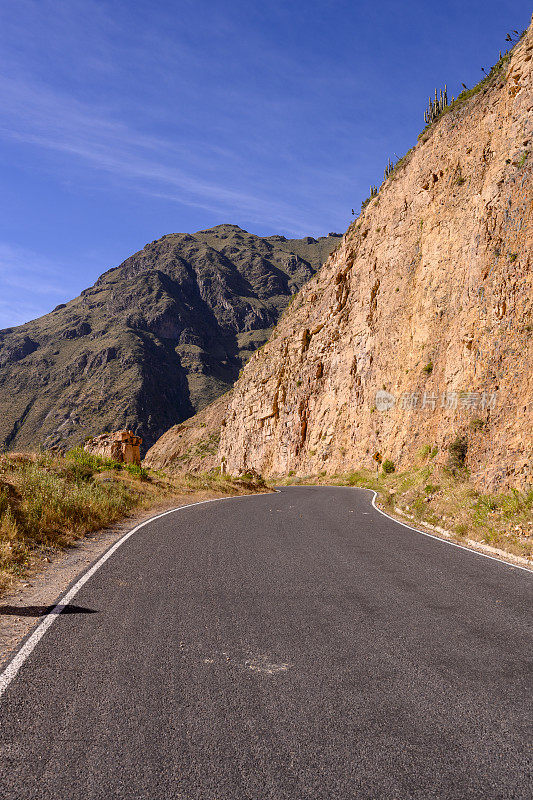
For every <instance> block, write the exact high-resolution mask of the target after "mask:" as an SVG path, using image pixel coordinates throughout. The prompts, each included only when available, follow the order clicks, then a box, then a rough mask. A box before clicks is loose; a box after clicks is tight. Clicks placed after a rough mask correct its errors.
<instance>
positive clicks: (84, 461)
mask: <svg viewBox="0 0 533 800" xmlns="http://www.w3.org/2000/svg"><path fill="white" fill-rule="evenodd" d="M65 458H66V459H67V460H69V461H74V462H76V463H77V464H79V465H80V466H82V467H86V468H88V469H91V470H92V471H93V472H103V471H104V470H108V469H117V470H118V469H122V464H120V463H119V462H118V461H115V460H114V459H112V458H105V457H104V456H95V455H93V454H92V453H87V452H86V451H85V450H84V449H83V447H74V448H73V449H72V450H69V451H68V453H66V454H65Z"/></svg>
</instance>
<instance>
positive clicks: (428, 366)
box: [423, 361, 433, 375]
mask: <svg viewBox="0 0 533 800" xmlns="http://www.w3.org/2000/svg"><path fill="white" fill-rule="evenodd" d="M423 372H425V373H426V375H431V373H432V372H433V361H429V362H428V363H427V364H426V366H425V367H424V369H423Z"/></svg>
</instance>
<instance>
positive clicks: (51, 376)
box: [0, 225, 341, 449]
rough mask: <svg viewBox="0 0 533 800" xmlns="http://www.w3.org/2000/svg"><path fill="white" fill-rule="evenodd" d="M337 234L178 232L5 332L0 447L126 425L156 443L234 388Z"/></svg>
mask: <svg viewBox="0 0 533 800" xmlns="http://www.w3.org/2000/svg"><path fill="white" fill-rule="evenodd" d="M340 241H341V237H340V235H338V234H330V235H329V236H324V237H321V238H319V239H313V238H312V237H306V238H304V239H285V237H283V236H270V237H266V238H261V237H258V236H254V235H252V234H249V233H247V232H246V231H244V230H242V229H241V228H239V227H237V226H236V225H219V226H217V227H216V228H212V229H209V230H205V231H199V232H198V233H195V234H194V235H192V236H191V235H189V234H186V233H175V234H169V235H168V236H163V238H162V239H159V240H157V241H155V242H152V243H151V244H148V245H146V247H145V248H144V249H143V250H141V251H140V252H139V253H136V254H135V255H133V256H131V258H128V259H127V260H126V261H124V263H123V264H121V265H120V266H119V267H116V268H115V269H111V270H109V271H108V272H106V273H104V274H103V275H102V276H101V277H100V278H99V279H98V280H97V281H96V283H95V284H94V286H92V287H91V288H89V289H86V290H85V291H83V292H82V294H81V295H80V297H78V298H76V299H75V300H72V301H71V302H70V303H67V304H62V305H61V306H58V307H57V308H56V309H55V310H54V311H53V312H52V313H50V314H47V315H46V316H44V317H41V318H40V319H37V320H34V321H33V322H29V323H28V324H26V325H22V326H20V327H17V328H9V329H7V330H2V331H0V449H3V448H6V449H15V448H17V449H28V448H32V447H36V446H45V447H47V448H50V447H53V446H60V447H65V446H68V445H72V444H79V443H81V442H83V440H84V439H85V438H86V436H88V435H89V436H90V435H95V434H97V433H98V432H99V431H101V430H102V429H107V430H117V429H119V428H131V429H133V430H134V431H135V433H136V434H139V435H140V436H142V437H143V439H144V441H145V443H146V444H147V445H148V446H150V445H151V444H153V442H155V440H156V439H157V438H158V437H159V436H160V435H161V434H162V433H163V432H164V431H166V430H167V429H168V428H170V427H171V426H172V425H174V424H176V423H178V422H181V421H182V420H184V419H186V418H188V417H190V416H191V415H192V414H194V413H195V411H198V410H199V409H201V408H203V407H204V406H206V405H207V404H208V403H210V402H211V401H212V400H214V399H215V398H216V397H218V396H219V395H220V394H221V393H223V392H225V391H227V389H228V388H230V387H231V385H232V384H233V382H234V381H235V379H236V378H237V376H238V374H239V370H240V369H241V367H242V366H243V364H244V363H245V362H246V360H247V359H248V358H249V356H250V355H251V353H252V352H253V351H254V350H255V349H256V348H257V347H259V346H260V345H262V344H263V343H264V342H265V341H266V339H267V337H268V334H269V332H270V330H271V329H272V327H273V325H274V324H275V322H276V321H277V319H278V317H279V314H280V312H281V311H282V310H283V309H284V308H285V306H286V305H287V303H288V302H289V300H290V298H291V297H292V295H293V294H294V293H295V292H296V291H297V290H298V289H299V288H300V287H301V286H302V285H303V284H304V283H305V282H306V281H307V280H308V279H309V278H311V277H312V276H313V275H314V274H315V272H316V270H317V269H318V267H319V266H320V265H321V264H322V263H323V261H324V260H325V259H326V258H327V256H328V255H329V253H330V252H331V251H332V250H333V248H334V247H336V246H337V245H338V243H339V242H340Z"/></svg>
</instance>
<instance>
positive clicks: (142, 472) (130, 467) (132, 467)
mask: <svg viewBox="0 0 533 800" xmlns="http://www.w3.org/2000/svg"><path fill="white" fill-rule="evenodd" d="M123 467H124V469H125V470H126V472H129V474H130V475H133V476H134V477H135V478H140V479H141V480H142V481H147V480H148V470H147V469H144V467H140V466H139V465H138V464H124V465H123Z"/></svg>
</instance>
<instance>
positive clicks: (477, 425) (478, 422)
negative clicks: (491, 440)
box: [468, 417, 485, 431]
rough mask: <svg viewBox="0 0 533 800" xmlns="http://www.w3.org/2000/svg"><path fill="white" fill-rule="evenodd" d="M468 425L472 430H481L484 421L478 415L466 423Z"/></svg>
mask: <svg viewBox="0 0 533 800" xmlns="http://www.w3.org/2000/svg"><path fill="white" fill-rule="evenodd" d="M468 427H469V428H470V429H471V430H473V431H481V430H483V428H484V427H485V423H484V422H483V420H482V419H479V417H473V418H472V419H471V420H470V422H469V423H468Z"/></svg>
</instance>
